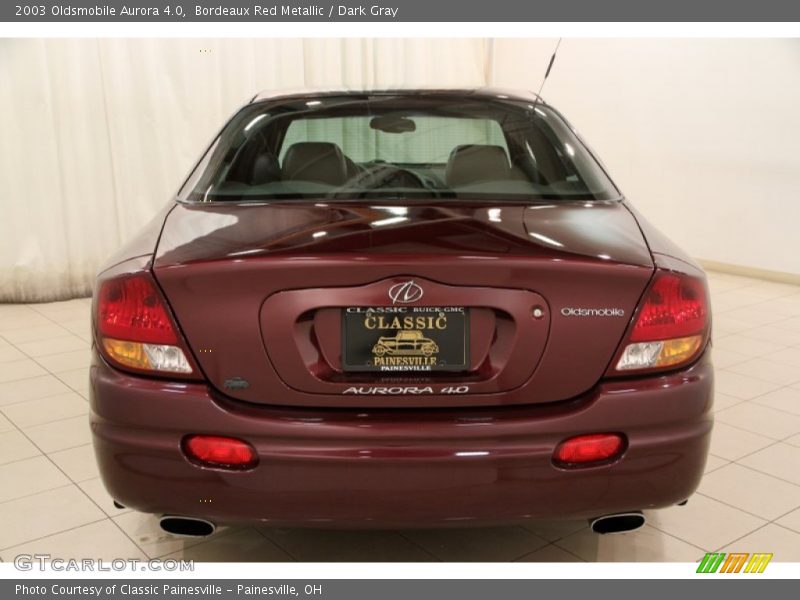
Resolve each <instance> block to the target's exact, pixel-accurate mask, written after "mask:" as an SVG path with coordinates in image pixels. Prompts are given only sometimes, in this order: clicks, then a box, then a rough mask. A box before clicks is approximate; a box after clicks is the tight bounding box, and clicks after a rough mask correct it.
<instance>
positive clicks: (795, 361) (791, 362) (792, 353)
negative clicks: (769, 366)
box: [762, 348, 800, 374]
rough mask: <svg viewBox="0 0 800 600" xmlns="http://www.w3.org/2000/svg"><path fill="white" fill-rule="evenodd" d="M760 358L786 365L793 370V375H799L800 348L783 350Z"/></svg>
mask: <svg viewBox="0 0 800 600" xmlns="http://www.w3.org/2000/svg"><path fill="white" fill-rule="evenodd" d="M762 358H763V359H764V360H768V361H771V362H774V363H776V364H781V365H786V366H787V367H789V368H790V369H793V370H794V372H795V374H798V373H800V348H784V349H783V350H778V351H777V352H771V353H769V354H765V355H764V356H762Z"/></svg>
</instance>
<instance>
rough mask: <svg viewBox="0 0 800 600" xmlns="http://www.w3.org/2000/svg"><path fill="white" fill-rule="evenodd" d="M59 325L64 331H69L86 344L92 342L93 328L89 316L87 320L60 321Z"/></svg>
mask: <svg viewBox="0 0 800 600" xmlns="http://www.w3.org/2000/svg"><path fill="white" fill-rule="evenodd" d="M59 325H61V326H62V327H63V328H64V329H67V330H69V331H70V332H71V333H73V334H75V335H77V336H78V337H79V338H81V339H82V340H84V341H86V342H91V341H92V327H91V320H90V319H89V317H88V316H87V317H86V318H81V319H73V320H71V321H70V320H67V321H60V322H59Z"/></svg>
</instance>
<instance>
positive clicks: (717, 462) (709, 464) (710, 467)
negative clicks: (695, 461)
mask: <svg viewBox="0 0 800 600" xmlns="http://www.w3.org/2000/svg"><path fill="white" fill-rule="evenodd" d="M729 464H730V461H728V460H725V459H724V458H720V457H719V456H714V455H713V454H709V455H708V458H707V459H706V468H705V471H703V472H704V473H711V472H712V471H716V470H717V469H719V468H720V467H724V466H725V465H729Z"/></svg>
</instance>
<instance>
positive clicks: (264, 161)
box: [250, 152, 281, 185]
mask: <svg viewBox="0 0 800 600" xmlns="http://www.w3.org/2000/svg"><path fill="white" fill-rule="evenodd" d="M280 180H281V166H280V165H279V164H278V158H277V157H276V156H275V155H274V154H273V153H272V152H262V153H261V154H259V155H258V156H256V159H255V160H254V161H253V174H252V176H251V177H250V185H262V184H264V183H272V182H273V181H280Z"/></svg>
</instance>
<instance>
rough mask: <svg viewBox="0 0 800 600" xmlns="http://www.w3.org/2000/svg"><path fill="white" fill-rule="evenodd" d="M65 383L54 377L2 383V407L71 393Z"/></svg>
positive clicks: (43, 376) (0, 384)
mask: <svg viewBox="0 0 800 600" xmlns="http://www.w3.org/2000/svg"><path fill="white" fill-rule="evenodd" d="M69 391H70V389H69V387H67V386H66V385H65V384H64V382H62V381H60V380H59V379H57V378H56V377H54V376H53V375H41V376H39V377H31V378H30V379H21V380H19V381H9V382H7V383H0V406H5V405H6V404H18V403H20V402H26V401H28V400H38V399H39V398H46V397H47V396H56V395H58V394H64V393H66V392H69Z"/></svg>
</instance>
